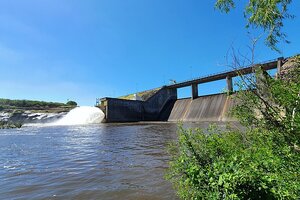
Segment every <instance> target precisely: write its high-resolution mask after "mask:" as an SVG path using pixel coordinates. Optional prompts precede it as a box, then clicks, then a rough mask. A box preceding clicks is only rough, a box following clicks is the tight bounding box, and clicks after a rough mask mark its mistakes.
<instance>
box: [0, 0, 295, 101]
mask: <svg viewBox="0 0 300 200" xmlns="http://www.w3.org/2000/svg"><path fill="white" fill-rule="evenodd" d="M239 2H241V1H239ZM242 2H243V3H241V4H238V5H237V7H236V9H235V10H233V11H232V12H230V13H229V14H224V13H221V12H219V11H218V10H215V9H214V1H211V0H204V1H199V0H26V1H23V0H14V1H10V0H0V98H10V99H32V100H43V101H55V102H67V101H68V100H74V101H76V102H78V103H79V104H80V105H94V104H95V99H96V98H101V97H106V96H110V97H118V96H122V95H126V94H130V93H134V92H136V91H142V90H147V89H152V88H157V87H160V86H162V85H166V84H169V82H170V79H173V80H176V81H183V80H186V79H190V78H195V77H199V76H204V75H209V74H212V73H217V72H221V71H224V70H228V69H229V67H228V66H227V63H228V62H227V61H228V52H229V51H230V49H232V48H234V49H235V50H237V51H241V52H242V53H243V54H247V55H249V52H247V45H248V46H249V45H250V44H251V39H250V38H251V37H256V36H258V35H260V34H261V32H260V31H259V30H251V33H250V34H249V33H247V32H248V31H249V30H246V29H245V25H246V21H245V19H244V17H243V12H242V9H243V8H244V6H245V5H244V3H245V2H246V1H242ZM299 10H300V2H298V1H294V2H293V3H292V4H291V6H290V12H291V13H292V14H295V15H296V18H295V19H293V20H288V21H285V26H284V29H283V31H284V32H285V33H287V35H288V40H290V41H291V43H290V44H285V43H280V44H279V48H280V49H281V51H282V52H281V53H278V52H275V51H272V50H270V49H269V48H267V47H266V46H265V45H264V43H263V39H261V40H260V41H259V42H258V44H257V47H256V49H255V61H256V62H261V61H266V60H271V59H276V58H278V57H281V56H284V57H288V56H292V55H295V54H298V53H300V37H299V30H300V28H299V27H300V20H299V17H300V15H298V16H297V14H298V13H299V12H298V11H299ZM225 86H226V85H225V81H218V82H212V83H209V84H204V85H200V86H199V94H200V95H201V94H208V93H213V92H221V91H222V90H223V89H224V88H225ZM185 95H187V96H188V95H190V88H185V89H183V90H179V96H182V97H184V96H185Z"/></svg>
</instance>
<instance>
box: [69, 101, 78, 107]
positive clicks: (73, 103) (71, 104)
mask: <svg viewBox="0 0 300 200" xmlns="http://www.w3.org/2000/svg"><path fill="white" fill-rule="evenodd" d="M67 105H69V106H77V103H76V102H75V101H68V102H67Z"/></svg>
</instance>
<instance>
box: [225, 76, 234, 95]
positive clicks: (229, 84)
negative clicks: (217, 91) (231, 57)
mask: <svg viewBox="0 0 300 200" xmlns="http://www.w3.org/2000/svg"><path fill="white" fill-rule="evenodd" d="M226 82H227V91H228V93H229V94H230V93H232V92H233V86H232V77H230V76H227V77H226Z"/></svg>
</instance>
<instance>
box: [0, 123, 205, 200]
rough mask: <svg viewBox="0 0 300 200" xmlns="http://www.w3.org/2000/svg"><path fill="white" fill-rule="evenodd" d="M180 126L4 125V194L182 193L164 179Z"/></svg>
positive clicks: (0, 147) (0, 195)
mask: <svg viewBox="0 0 300 200" xmlns="http://www.w3.org/2000/svg"><path fill="white" fill-rule="evenodd" d="M203 125H205V124H202V126H203ZM206 125H207V124H206ZM206 125H205V126H206ZM176 130H177V125H176V124H172V123H142V124H139V123H137V124H99V125H86V126H49V127H37V126H36V127H34V126H33V127H24V128H21V129H9V130H0V180H1V181H0V199H103V200H109V199H151V200H155V199H177V198H176V195H175V191H174V190H173V189H172V186H171V184H170V183H169V182H168V181H166V180H164V173H165V170H166V168H167V166H168V159H169V157H168V155H167V152H166V146H167V144H168V143H169V142H170V141H173V140H175V139H176V138H177V134H176Z"/></svg>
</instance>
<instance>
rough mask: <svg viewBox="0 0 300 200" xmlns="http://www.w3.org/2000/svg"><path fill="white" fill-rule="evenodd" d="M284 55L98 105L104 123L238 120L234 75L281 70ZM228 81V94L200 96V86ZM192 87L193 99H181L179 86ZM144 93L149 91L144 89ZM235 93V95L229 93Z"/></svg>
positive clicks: (109, 100) (112, 99)
mask: <svg viewBox="0 0 300 200" xmlns="http://www.w3.org/2000/svg"><path fill="white" fill-rule="evenodd" d="M283 63H284V58H282V57H281V58H278V59H276V60H272V61H268V62H265V63H260V64H257V65H253V66H250V67H245V68H241V69H237V70H231V71H226V72H222V73H216V74H212V75H210V76H204V77H199V78H196V79H191V80H187V81H183V82H179V83H175V84H171V85H167V86H163V87H161V88H158V89H157V88H156V89H154V90H150V91H149V94H151V95H147V98H144V99H139V100H137V99H135V100H130V99H122V98H109V97H105V98H102V99H100V100H101V103H99V104H98V107H99V108H100V109H101V110H102V111H103V113H104V115H105V117H104V119H103V122H138V121H170V122H178V121H187V122H198V121H234V120H235V119H234V118H233V117H232V116H231V115H230V109H231V108H232V107H233V106H234V105H235V104H236V102H235V101H234V98H232V97H234V95H235V94H234V92H233V83H232V78H233V77H236V76H240V75H245V74H251V73H254V72H255V70H256V69H257V67H260V68H261V69H262V70H264V71H267V70H271V69H277V73H278V72H280V69H281V66H282V64H283ZM222 79H225V80H226V84H227V93H220V94H213V95H205V96H203V95H202V96H199V94H198V85H199V84H203V83H207V82H212V81H217V80H222ZM189 86H190V87H191V93H192V95H191V98H186V99H178V96H177V89H179V88H182V87H189ZM143 93H147V91H144V92H143ZM228 94H231V95H228Z"/></svg>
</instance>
